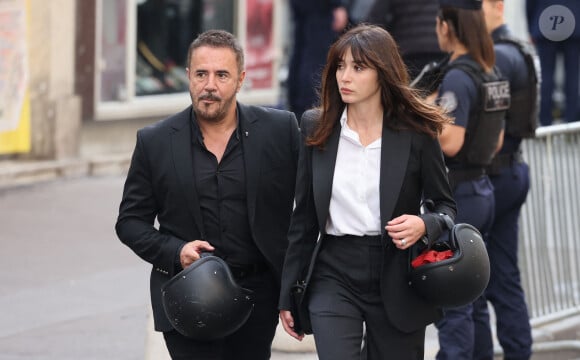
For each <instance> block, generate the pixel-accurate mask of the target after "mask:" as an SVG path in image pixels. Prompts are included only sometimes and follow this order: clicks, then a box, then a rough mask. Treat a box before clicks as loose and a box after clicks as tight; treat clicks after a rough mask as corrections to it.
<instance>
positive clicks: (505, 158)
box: [487, 150, 524, 175]
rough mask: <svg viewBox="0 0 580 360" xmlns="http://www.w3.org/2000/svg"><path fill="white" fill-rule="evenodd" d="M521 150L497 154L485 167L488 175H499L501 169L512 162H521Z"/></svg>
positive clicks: (509, 165)
mask: <svg viewBox="0 0 580 360" xmlns="http://www.w3.org/2000/svg"><path fill="white" fill-rule="evenodd" d="M523 161H524V159H523V157H522V152H521V151H520V150H518V151H516V152H514V153H510V154H497V155H496V156H495V157H494V158H493V159H492V160H491V164H490V165H489V166H488V167H487V173H488V174H489V175H499V174H500V173H501V170H502V169H503V168H506V167H511V166H512V165H513V164H519V163H521V162H523Z"/></svg>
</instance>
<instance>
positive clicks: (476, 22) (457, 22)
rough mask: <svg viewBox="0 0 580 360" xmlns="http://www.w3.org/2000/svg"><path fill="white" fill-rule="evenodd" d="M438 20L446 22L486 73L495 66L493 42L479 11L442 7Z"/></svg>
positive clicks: (481, 12)
mask: <svg viewBox="0 0 580 360" xmlns="http://www.w3.org/2000/svg"><path fill="white" fill-rule="evenodd" d="M438 17H439V20H441V21H445V22H447V24H448V25H449V27H450V29H451V31H453V33H454V34H455V36H456V37H457V40H459V42H461V43H462V44H463V45H464V46H465V47H466V48H467V52H468V53H469V55H471V57H472V58H473V60H475V61H476V62H477V63H478V64H479V65H481V67H483V69H484V70H485V71H486V72H489V71H491V69H492V68H493V65H494V64H495V52H494V50H493V40H492V39H491V36H490V35H489V34H488V32H487V27H486V26H485V17H484V15H483V11H481V10H465V9H458V8H454V7H449V6H444V7H442V8H441V10H440V11H439V15H438Z"/></svg>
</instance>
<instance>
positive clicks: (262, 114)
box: [116, 103, 300, 331]
mask: <svg viewBox="0 0 580 360" xmlns="http://www.w3.org/2000/svg"><path fill="white" fill-rule="evenodd" d="M191 111H192V108H191V106H190V107H188V108H187V109H185V110H184V111H182V112H181V113H178V114H176V115H173V116H171V117H169V118H167V119H165V120H162V121H160V122H158V123H155V124H153V125H151V126H148V127H145V128H143V129H140V130H139V131H138V133H137V143H136V146H135V150H134V153H133V157H132V160H131V166H130V168H129V172H128V174H127V179H126V182H125V188H124V191H123V198H122V201H121V205H120V210H119V217H118V219H117V224H116V231H117V235H118V236H119V239H120V240H121V241H122V242H123V243H125V244H126V245H127V246H129V247H130V248H131V249H132V250H133V251H134V252H135V253H136V254H137V255H139V256H140V257H141V258H142V259H143V260H145V261H147V262H149V263H151V264H152V266H153V267H152V271H151V281H150V288H151V302H152V308H153V315H154V319H155V329H156V330H158V331H169V330H171V329H172V327H171V325H170V323H169V321H168V320H167V318H166V316H165V312H164V310H163V306H162V303H161V287H162V285H163V284H164V283H165V282H166V281H168V280H169V279H171V277H172V276H173V275H175V274H176V273H177V272H178V271H179V270H180V266H178V263H177V261H178V259H179V254H178V252H179V250H180V249H181V247H182V245H183V244H184V243H185V242H189V241H193V240H198V239H201V240H208V241H210V239H205V237H204V231H203V225H202V224H203V221H202V215H201V210H200V207H199V202H198V194H197V192H196V188H195V185H194V184H195V180H194V173H193V166H194V161H193V158H192V148H191V146H192V131H191V126H190V121H192V120H191ZM237 111H238V119H239V124H238V126H239V127H240V130H241V131H240V133H241V134H242V146H243V152H244V165H245V173H246V179H245V181H246V186H247V203H248V204H247V205H248V217H249V223H250V229H251V232H252V236H253V240H254V241H255V243H256V245H257V247H258V249H259V250H260V251H261V252H262V254H263V255H264V257H265V258H266V260H267V262H268V264H269V265H270V267H271V268H272V271H273V272H274V273H275V274H276V275H278V277H279V276H280V273H281V270H282V264H283V261H284V254H285V251H286V246H287V242H288V241H287V232H288V227H289V223H290V216H291V213H292V206H293V200H294V184H295V178H296V163H297V161H298V152H299V144H300V133H299V130H298V123H297V121H296V117H295V116H294V114H293V113H290V112H287V111H281V110H275V109H268V108H262V107H256V106H245V105H242V104H239V103H238V104H237ZM156 219H157V221H158V223H159V227H158V229H157V228H156V227H155V225H154V222H155V220H156ZM210 243H211V241H210Z"/></svg>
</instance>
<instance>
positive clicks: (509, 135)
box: [483, 0, 538, 360]
mask: <svg viewBox="0 0 580 360" xmlns="http://www.w3.org/2000/svg"><path fill="white" fill-rule="evenodd" d="M483 11H484V14H485V20H486V24H487V28H488V31H489V32H490V33H491V36H492V38H493V40H494V43H495V46H494V47H495V56H496V66H497V67H498V68H499V69H500V71H501V73H502V75H503V76H505V77H506V78H507V79H508V81H509V83H510V91H511V94H512V96H511V105H510V109H509V110H508V112H507V116H506V128H505V135H504V142H503V147H502V148H501V150H500V152H499V153H498V154H497V155H496V156H495V158H494V159H493V162H492V166H491V167H489V168H488V173H489V177H490V179H491V182H492V184H493V186H494V194H495V220H494V222H493V225H492V227H491V230H490V232H489V234H488V235H489V236H488V237H487V239H486V242H487V251H488V254H489V259H490V268H491V277H490V281H489V285H488V287H487V289H486V292H485V294H486V297H487V300H488V301H489V302H490V303H491V304H492V305H493V307H494V310H495V313H496V326H497V338H498V340H499V343H500V344H501V346H502V348H503V352H504V357H505V358H506V359H514V360H515V359H517V360H521V359H529V358H530V356H531V353H532V349H531V348H532V334H531V328H530V322H529V315H528V307H527V305H526V300H525V297H524V291H523V289H522V285H521V281H520V270H519V268H518V218H519V216H520V210H521V207H522V205H523V203H524V201H525V199H526V196H527V194H528V190H529V188H530V179H529V168H528V165H527V164H526V163H525V162H523V160H522V157H521V150H520V143H521V141H522V136H532V135H533V130H534V129H535V126H536V123H537V118H538V103H537V97H538V86H537V84H538V82H537V79H538V76H537V73H536V72H535V68H534V67H533V66H531V65H533V63H532V64H530V60H531V58H532V56H533V47H532V45H531V44H525V43H523V42H522V41H521V40H517V39H516V38H515V37H514V36H513V35H512V34H511V32H510V30H509V29H508V27H507V25H506V24H505V23H504V4H503V0H483ZM526 45H527V46H526ZM526 51H527V52H526ZM526 60H527V61H526ZM534 93H535V94H534ZM534 95H536V96H534ZM522 129H523V130H522Z"/></svg>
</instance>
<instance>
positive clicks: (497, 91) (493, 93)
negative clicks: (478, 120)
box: [482, 81, 511, 111]
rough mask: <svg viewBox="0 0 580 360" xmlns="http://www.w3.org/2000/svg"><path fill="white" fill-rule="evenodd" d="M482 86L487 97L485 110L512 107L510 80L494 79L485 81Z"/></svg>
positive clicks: (500, 109) (501, 109) (502, 109)
mask: <svg viewBox="0 0 580 360" xmlns="http://www.w3.org/2000/svg"><path fill="white" fill-rule="evenodd" d="M482 87H483V96H484V98H485V107H484V110H485V111H504V110H507V109H508V108H509V107H510V100H511V97H510V84H509V82H507V81H494V82H489V83H485V84H483V85H482Z"/></svg>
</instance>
